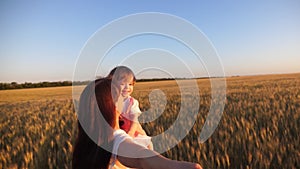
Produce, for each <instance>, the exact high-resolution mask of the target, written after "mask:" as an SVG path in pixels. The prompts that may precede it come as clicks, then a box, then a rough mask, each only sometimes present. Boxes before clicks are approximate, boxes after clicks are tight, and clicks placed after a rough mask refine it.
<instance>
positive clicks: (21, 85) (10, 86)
mask: <svg viewBox="0 0 300 169" xmlns="http://www.w3.org/2000/svg"><path fill="white" fill-rule="evenodd" d="M184 79H189V78H157V79H155V78H154V79H138V80H137V82H150V81H165V80H184ZM89 82H90V81H88V80H87V81H75V82H72V81H59V82H38V83H31V82H25V83H17V82H11V83H0V90H8V89H25V88H42V87H59V86H72V85H74V86H79V85H86V84H88V83H89Z"/></svg>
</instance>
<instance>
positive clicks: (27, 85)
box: [0, 81, 88, 90]
mask: <svg viewBox="0 0 300 169" xmlns="http://www.w3.org/2000/svg"><path fill="white" fill-rule="evenodd" d="M87 83H88V81H82V82H74V83H72V81H60V82H38V83H31V82H25V83H20V84H19V83H17V82H11V83H0V90H8V89H25V88H42V87H58V86H72V84H74V85H84V84H87Z"/></svg>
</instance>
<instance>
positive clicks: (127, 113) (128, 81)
mask: <svg viewBox="0 0 300 169" xmlns="http://www.w3.org/2000/svg"><path fill="white" fill-rule="evenodd" d="M108 78H109V79H112V81H113V83H116V84H117V85H118V86H119V87H120V91H121V96H122V97H123V99H124V100H123V110H122V112H121V118H120V120H119V121H120V127H121V129H123V130H124V131H126V133H127V134H128V135H130V136H131V137H132V138H133V139H134V141H135V142H136V143H138V144H140V145H142V146H144V147H147V148H148V149H150V150H153V144H152V142H151V137H149V136H147V134H146V132H145V131H144V130H143V128H142V126H141V125H140V123H139V122H138V117H139V115H140V114H141V113H142V112H141V110H140V108H139V102H138V101H137V100H136V99H134V98H133V97H131V94H132V92H133V86H134V84H135V82H136V78H135V76H134V73H133V72H132V70H131V69H129V68H128V67H126V66H117V67H115V68H114V69H113V70H111V72H110V73H109V75H108Z"/></svg>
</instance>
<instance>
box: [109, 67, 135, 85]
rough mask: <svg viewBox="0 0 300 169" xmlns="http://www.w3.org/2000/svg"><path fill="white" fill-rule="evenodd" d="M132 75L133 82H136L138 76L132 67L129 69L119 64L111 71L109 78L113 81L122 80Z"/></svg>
mask: <svg viewBox="0 0 300 169" xmlns="http://www.w3.org/2000/svg"><path fill="white" fill-rule="evenodd" d="M130 76H132V77H133V83H135V82H136V78H135V76H134V73H133V71H132V70H131V69H129V68H128V67H126V66H117V67H115V68H113V69H112V70H111V71H110V72H109V74H108V76H107V78H109V79H112V80H113V81H120V80H123V79H126V78H128V77H130Z"/></svg>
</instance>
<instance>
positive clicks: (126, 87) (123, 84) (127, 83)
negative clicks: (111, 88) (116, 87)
mask: <svg viewBox="0 0 300 169" xmlns="http://www.w3.org/2000/svg"><path fill="white" fill-rule="evenodd" d="M120 88H121V95H122V96H123V97H124V98H127V97H128V96H130V95H131V93H132V92H133V77H132V76H130V77H128V78H124V79H123V80H121V81H120Z"/></svg>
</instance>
